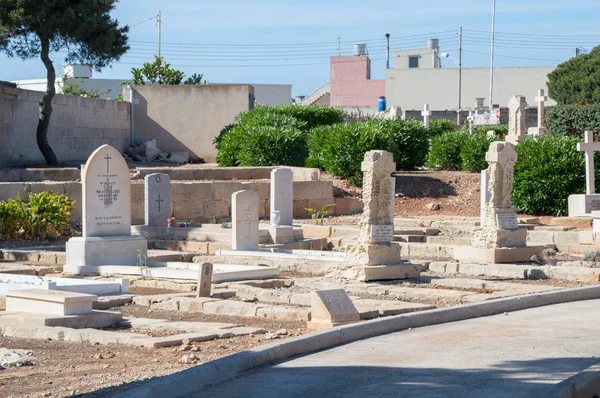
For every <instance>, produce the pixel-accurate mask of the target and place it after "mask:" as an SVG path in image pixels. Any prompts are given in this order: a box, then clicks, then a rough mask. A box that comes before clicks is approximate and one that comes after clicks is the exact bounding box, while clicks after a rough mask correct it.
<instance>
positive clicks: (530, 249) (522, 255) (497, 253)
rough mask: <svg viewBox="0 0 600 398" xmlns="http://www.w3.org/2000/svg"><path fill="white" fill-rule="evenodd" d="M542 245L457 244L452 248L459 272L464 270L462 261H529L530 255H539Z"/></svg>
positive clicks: (489, 262) (488, 262)
mask: <svg viewBox="0 0 600 398" xmlns="http://www.w3.org/2000/svg"><path fill="white" fill-rule="evenodd" d="M543 249H545V247H544V246H526V247H499V248H475V247H471V246H457V247H456V248H454V259H455V260H458V261H460V262H461V268H460V270H461V273H462V272H464V270H463V265H462V263H466V262H475V263H486V264H498V263H514V262H524V261H530V260H531V257H533V256H539V255H541V253H542V250H543Z"/></svg>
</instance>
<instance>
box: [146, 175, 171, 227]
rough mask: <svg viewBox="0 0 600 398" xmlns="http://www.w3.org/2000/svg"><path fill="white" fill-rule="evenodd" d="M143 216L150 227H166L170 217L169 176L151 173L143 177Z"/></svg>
mask: <svg viewBox="0 0 600 398" xmlns="http://www.w3.org/2000/svg"><path fill="white" fill-rule="evenodd" d="M144 201H145V206H144V216H145V217H144V218H145V224H146V225H147V226H150V227H166V226H167V220H168V219H169V217H171V177H169V175H168V174H161V173H153V174H148V175H147V176H146V177H144Z"/></svg>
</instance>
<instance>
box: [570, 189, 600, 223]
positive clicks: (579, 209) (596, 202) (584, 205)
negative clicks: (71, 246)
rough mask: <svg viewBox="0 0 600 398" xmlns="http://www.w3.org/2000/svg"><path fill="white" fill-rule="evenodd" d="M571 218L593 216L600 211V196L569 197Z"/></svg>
mask: <svg viewBox="0 0 600 398" xmlns="http://www.w3.org/2000/svg"><path fill="white" fill-rule="evenodd" d="M568 200H569V217H583V216H591V213H592V211H597V210H600V194H593V195H569V199H568Z"/></svg>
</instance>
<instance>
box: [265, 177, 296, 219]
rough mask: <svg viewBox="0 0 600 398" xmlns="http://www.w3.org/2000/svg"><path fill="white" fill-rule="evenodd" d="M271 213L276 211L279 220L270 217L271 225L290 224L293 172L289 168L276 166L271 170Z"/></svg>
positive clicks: (292, 215) (292, 204)
mask: <svg viewBox="0 0 600 398" xmlns="http://www.w3.org/2000/svg"><path fill="white" fill-rule="evenodd" d="M270 201H271V213H273V212H275V211H278V212H279V217H278V218H279V220H274V219H273V218H272V219H271V224H272V225H290V226H291V225H292V223H293V219H294V173H293V172H292V170H291V169H287V168H278V169H274V170H273V171H271V198H270Z"/></svg>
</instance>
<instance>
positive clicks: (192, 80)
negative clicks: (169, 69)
mask: <svg viewBox="0 0 600 398" xmlns="http://www.w3.org/2000/svg"><path fill="white" fill-rule="evenodd" d="M203 77H204V75H203V74H199V75H198V74H196V73H194V74H193V75H192V76H190V77H188V78H187V79H186V80H185V81H184V82H183V84H187V85H196V84H202V78H203ZM204 84H206V80H205V81H204Z"/></svg>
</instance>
